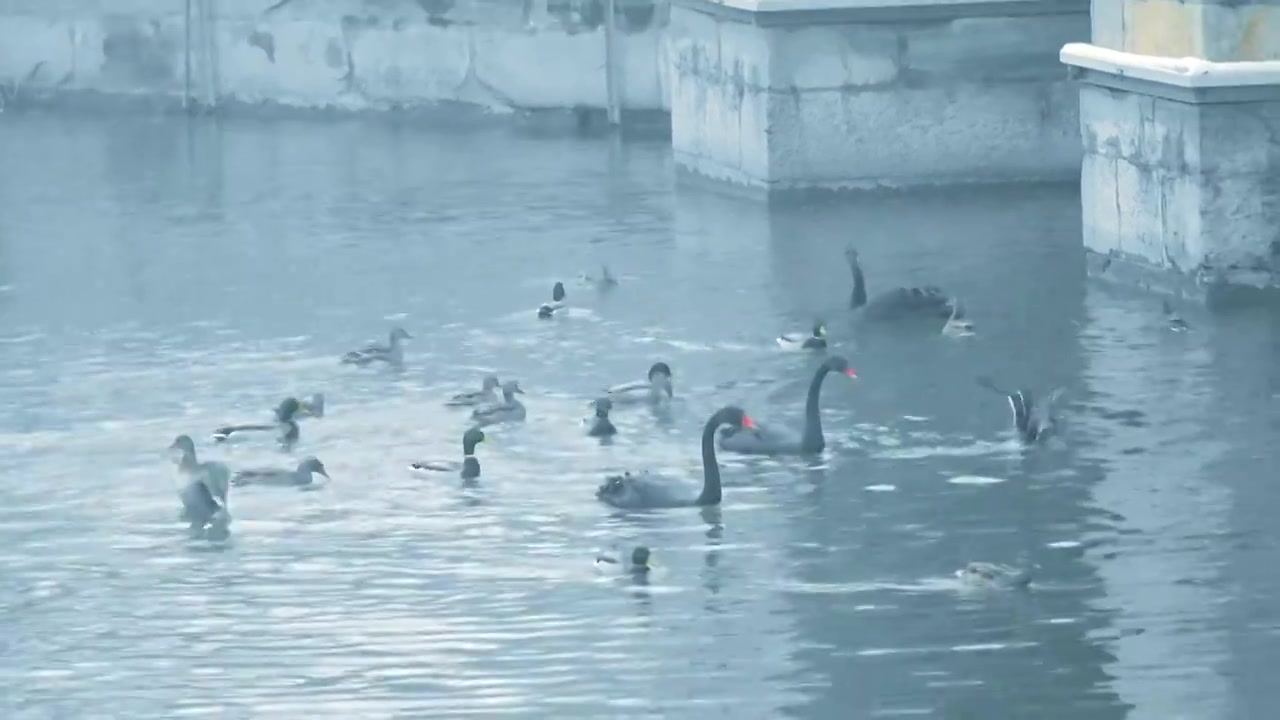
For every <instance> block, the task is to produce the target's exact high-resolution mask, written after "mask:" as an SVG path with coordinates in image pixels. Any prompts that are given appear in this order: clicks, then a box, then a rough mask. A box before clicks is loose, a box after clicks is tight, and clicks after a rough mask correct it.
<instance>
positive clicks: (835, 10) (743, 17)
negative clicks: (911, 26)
mask: <svg viewBox="0 0 1280 720" xmlns="http://www.w3.org/2000/svg"><path fill="white" fill-rule="evenodd" d="M671 4H672V5H675V6H678V7H686V8H689V9H692V10H698V11H700V12H705V13H707V14H710V15H716V16H720V17H727V18H732V19H736V20H740V21H742V22H747V23H752V24H755V25H762V26H763V25H817V24H825V23H885V22H913V21H929V20H955V19H958V18H982V17H1026V16H1031V15H1069V14H1070V15H1073V14H1087V13H1088V12H1089V0H671Z"/></svg>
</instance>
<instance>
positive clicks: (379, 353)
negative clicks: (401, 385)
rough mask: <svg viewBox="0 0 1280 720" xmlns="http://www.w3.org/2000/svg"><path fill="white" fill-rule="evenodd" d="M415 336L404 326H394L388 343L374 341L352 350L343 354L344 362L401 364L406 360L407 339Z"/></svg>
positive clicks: (357, 364)
mask: <svg viewBox="0 0 1280 720" xmlns="http://www.w3.org/2000/svg"><path fill="white" fill-rule="evenodd" d="M412 339H413V336H412V335H410V334H409V333H407V332H405V330H404V328H401V327H394V328H392V329H391V334H390V336H389V338H388V340H387V344H386V345H379V344H377V343H372V344H370V345H368V346H366V347H364V348H361V349H360V350H352V351H351V352H349V353H347V354H346V355H343V356H342V360H341V362H342V364H344V365H355V366H357V367H364V366H366V365H368V364H370V363H373V362H385V363H387V364H389V365H400V364H402V363H403V362H404V346H403V342H404V341H405V340H412Z"/></svg>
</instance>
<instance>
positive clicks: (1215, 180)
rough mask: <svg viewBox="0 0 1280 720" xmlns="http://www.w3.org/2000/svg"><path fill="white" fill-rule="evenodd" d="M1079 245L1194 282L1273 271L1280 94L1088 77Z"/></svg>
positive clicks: (1247, 278)
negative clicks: (1206, 96) (1244, 97)
mask: <svg viewBox="0 0 1280 720" xmlns="http://www.w3.org/2000/svg"><path fill="white" fill-rule="evenodd" d="M1080 113H1081V128H1082V133H1083V138H1084V153H1085V155H1084V163H1083V168H1082V182H1081V188H1082V205H1083V208H1084V243H1085V247H1087V248H1088V249H1090V250H1093V251H1095V252H1098V253H1104V254H1107V255H1109V256H1113V257H1121V258H1125V259H1126V260H1129V261H1136V262H1139V263H1142V264H1146V265H1151V266H1154V267H1157V268H1163V269H1166V270H1170V271H1173V273H1174V274H1175V275H1180V276H1182V277H1184V278H1185V279H1186V280H1188V281H1191V282H1192V283H1193V284H1199V285H1212V284H1216V283H1220V282H1227V283H1231V284H1237V285H1249V286H1267V285H1273V284H1275V283H1276V280H1277V277H1276V275H1275V272H1276V270H1277V269H1278V268H1276V267H1275V266H1274V263H1275V260H1276V258H1277V255H1280V231H1278V230H1277V228H1280V143H1278V142H1277V131H1280V101H1272V102H1253V103H1205V104H1196V103H1187V102H1179V101H1175V100H1169V99H1165V98H1162V97H1153V96H1151V95H1146V94H1142V93H1135V92H1129V91H1125V90H1120V89H1114V88H1108V87H1099V86H1095V85H1086V86H1084V87H1082V88H1081V95H1080Z"/></svg>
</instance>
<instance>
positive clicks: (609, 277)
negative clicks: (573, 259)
mask: <svg viewBox="0 0 1280 720" xmlns="http://www.w3.org/2000/svg"><path fill="white" fill-rule="evenodd" d="M578 282H579V283H580V284H582V285H587V286H589V287H594V288H595V289H596V290H600V291H604V290H609V289H610V288H615V287H617V286H618V278H616V277H614V276H613V273H611V272H609V266H608V265H601V266H600V277H592V276H591V275H588V274H587V273H580V274H579V275H578Z"/></svg>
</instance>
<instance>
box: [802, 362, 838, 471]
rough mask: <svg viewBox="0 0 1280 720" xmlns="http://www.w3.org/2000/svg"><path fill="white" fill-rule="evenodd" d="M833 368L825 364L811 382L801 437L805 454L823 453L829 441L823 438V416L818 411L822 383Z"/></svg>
mask: <svg viewBox="0 0 1280 720" xmlns="http://www.w3.org/2000/svg"><path fill="white" fill-rule="evenodd" d="M829 372H831V368H829V367H827V365H826V364H825V363H824V364H823V365H822V367H819V368H818V370H817V371H816V372H815V373H814V374H813V380H811V381H810V382H809V394H808V395H807V396H806V397H805V401H804V433H803V434H802V435H801V437H800V449H801V450H804V451H805V452H822V449H823V448H825V447H826V446H827V441H826V439H825V438H823V437H822V414H821V413H820V412H819V411H818V396H819V395H821V394H822V381H823V380H825V379H826V378H827V373H829Z"/></svg>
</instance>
